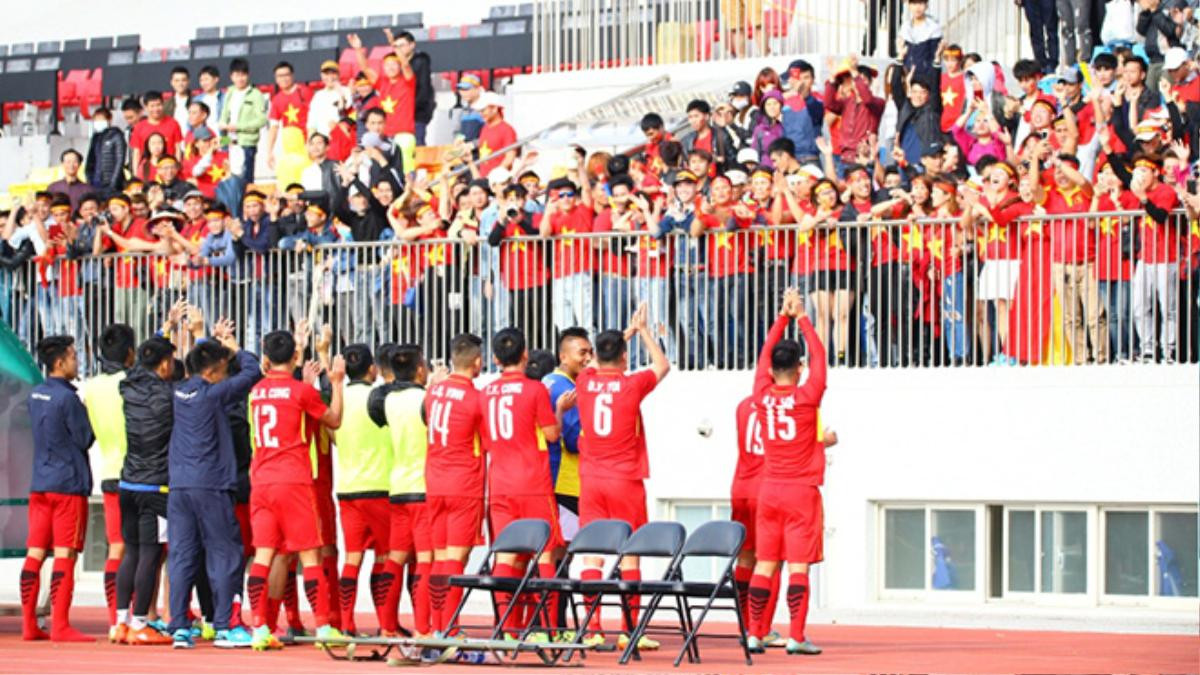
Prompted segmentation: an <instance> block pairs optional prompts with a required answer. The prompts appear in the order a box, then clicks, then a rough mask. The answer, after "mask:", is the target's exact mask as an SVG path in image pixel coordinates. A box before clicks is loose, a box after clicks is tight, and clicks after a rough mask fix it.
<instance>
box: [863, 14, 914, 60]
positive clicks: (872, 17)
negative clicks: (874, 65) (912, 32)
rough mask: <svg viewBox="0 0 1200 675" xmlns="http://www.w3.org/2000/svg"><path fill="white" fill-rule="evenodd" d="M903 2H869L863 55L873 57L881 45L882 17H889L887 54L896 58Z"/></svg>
mask: <svg viewBox="0 0 1200 675" xmlns="http://www.w3.org/2000/svg"><path fill="white" fill-rule="evenodd" d="M903 4H904V3H903V2H901V0H867V3H866V11H867V32H866V34H865V35H863V52H862V53H863V55H865V56H871V55H873V54H874V53H875V47H876V45H878V43H879V26H880V20H879V19H880V17H881V16H883V15H885V14H886V15H887V24H888V44H887V53H888V56H889V57H891V58H893V59H894V58H896V54H897V52H896V35H897V34H898V33H899V32H900V12H901V8H902V7H903Z"/></svg>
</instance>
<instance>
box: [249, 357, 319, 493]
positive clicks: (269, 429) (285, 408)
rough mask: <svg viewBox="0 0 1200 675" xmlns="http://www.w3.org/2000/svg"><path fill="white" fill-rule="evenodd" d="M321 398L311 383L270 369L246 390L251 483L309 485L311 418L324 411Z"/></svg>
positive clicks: (311, 468)
mask: <svg viewBox="0 0 1200 675" xmlns="http://www.w3.org/2000/svg"><path fill="white" fill-rule="evenodd" d="M325 409H326V406H325V402H324V401H322V400H321V394H320V393H319V392H318V391H317V390H316V389H314V388H313V387H312V385H309V384H305V383H303V382H301V381H299V380H297V379H295V378H293V377H292V375H291V373H282V372H278V371H270V372H268V373H267V374H266V376H265V377H263V379H262V380H261V381H259V383H258V384H256V385H254V388H253V389H251V390H250V427H251V429H252V431H253V434H252V436H251V439H252V440H253V442H254V460H253V461H252V462H251V463H250V481H251V484H253V485H268V484H286V485H311V484H312V483H313V479H314V477H315V476H314V471H313V462H312V458H311V455H310V447H311V439H312V434H313V432H315V429H312V428H311V427H312V422H311V421H310V420H311V419H320V418H321V416H323V415H324V414H325Z"/></svg>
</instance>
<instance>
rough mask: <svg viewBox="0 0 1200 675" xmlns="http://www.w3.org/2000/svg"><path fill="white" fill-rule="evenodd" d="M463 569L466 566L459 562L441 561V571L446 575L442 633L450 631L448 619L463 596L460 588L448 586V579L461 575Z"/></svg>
mask: <svg viewBox="0 0 1200 675" xmlns="http://www.w3.org/2000/svg"><path fill="white" fill-rule="evenodd" d="M465 568H466V564H465V563H464V562H463V561H461V560H444V561H442V569H443V570H444V573H445V575H446V599H445V600H444V601H443V603H442V628H441V630H442V631H443V632H445V631H448V630H450V619H451V618H452V617H453V616H454V611H455V610H457V609H458V603H459V602H461V601H462V594H463V589H462V586H451V585H450V577H453V576H457V575H459V574H462V573H463V570H464V569H465Z"/></svg>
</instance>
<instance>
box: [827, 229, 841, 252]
mask: <svg viewBox="0 0 1200 675" xmlns="http://www.w3.org/2000/svg"><path fill="white" fill-rule="evenodd" d="M826 241H828V242H829V248H836V249H838V250H841V248H842V238H841V237H839V236H838V233H837V232H830V233H829V239H827V240H826Z"/></svg>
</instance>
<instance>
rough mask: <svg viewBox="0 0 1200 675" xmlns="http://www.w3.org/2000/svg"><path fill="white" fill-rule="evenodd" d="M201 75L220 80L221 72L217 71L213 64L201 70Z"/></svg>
mask: <svg viewBox="0 0 1200 675" xmlns="http://www.w3.org/2000/svg"><path fill="white" fill-rule="evenodd" d="M200 74H201V75H208V76H209V77H215V78H218V79H219V78H220V77H221V71H219V70H217V67H216V66H214V65H211V64H210V65H207V66H204V67H203V68H201V69H200Z"/></svg>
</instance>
